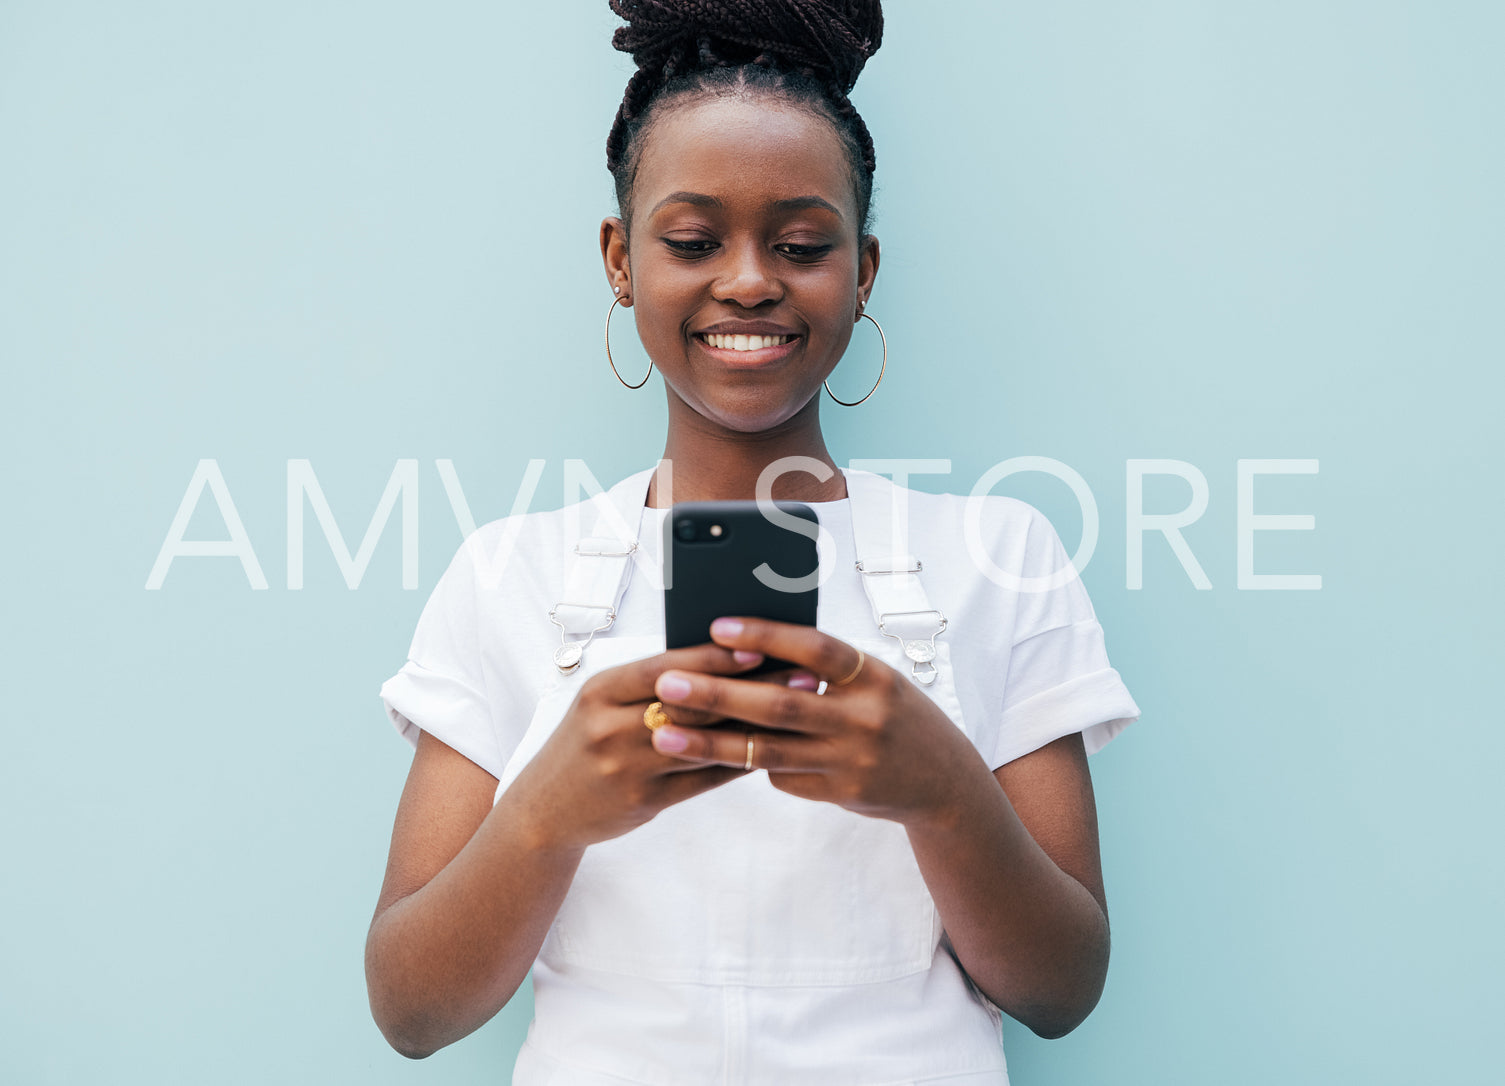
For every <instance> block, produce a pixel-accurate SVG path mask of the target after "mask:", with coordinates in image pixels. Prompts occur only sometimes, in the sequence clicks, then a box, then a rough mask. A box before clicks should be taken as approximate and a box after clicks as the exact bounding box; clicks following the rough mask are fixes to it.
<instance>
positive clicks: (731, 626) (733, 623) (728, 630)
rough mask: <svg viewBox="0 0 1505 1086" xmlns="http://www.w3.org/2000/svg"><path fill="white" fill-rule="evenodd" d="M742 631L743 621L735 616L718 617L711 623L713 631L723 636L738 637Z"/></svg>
mask: <svg viewBox="0 0 1505 1086" xmlns="http://www.w3.org/2000/svg"><path fill="white" fill-rule="evenodd" d="M741 632H742V622H741V620H740V619H735V618H718V619H717V620H716V621H715V622H713V623H711V633H712V634H720V635H721V636H722V637H736V636H737V635H738V634H739V633H741Z"/></svg>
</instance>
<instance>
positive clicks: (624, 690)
mask: <svg viewBox="0 0 1505 1086" xmlns="http://www.w3.org/2000/svg"><path fill="white" fill-rule="evenodd" d="M762 662H763V656H762V654H761V653H758V652H756V651H748V650H733V649H730V648H723V647H721V646H720V645H711V644H706V645H694V646H692V647H690V648H687V649H670V650H669V651H668V652H661V653H659V654H657V655H656V656H648V657H645V658H643V659H641V660H634V661H633V662H632V663H630V664H623V665H622V666H621V667H615V668H611V669H609V671H603V672H602V673H601V675H600V678H601V679H602V680H604V681H605V682H606V683H607V684H608V687H607V689H608V692H609V696H610V697H611V699H612V700H613V701H615V702H617V703H618V704H619V705H628V704H631V703H632V702H635V701H650V700H652V698H653V684H654V682H655V680H657V679H658V677H659V676H660V675H662V674H663V673H664V672H665V671H668V670H669V669H670V668H682V669H684V670H686V671H698V672H702V673H704V674H707V675H737V674H740V673H742V672H744V671H751V670H752V669H753V668H755V667H757V666H758V665H759V664H761V663H762Z"/></svg>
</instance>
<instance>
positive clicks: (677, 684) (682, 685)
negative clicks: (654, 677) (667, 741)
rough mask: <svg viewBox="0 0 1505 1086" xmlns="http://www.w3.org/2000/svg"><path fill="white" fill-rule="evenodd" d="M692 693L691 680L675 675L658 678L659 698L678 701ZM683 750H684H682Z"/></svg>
mask: <svg viewBox="0 0 1505 1086" xmlns="http://www.w3.org/2000/svg"><path fill="white" fill-rule="evenodd" d="M689 692H690V680H689V679H686V678H682V677H681V676H679V675H675V674H672V673H670V674H665V675H660V676H659V677H658V696H659V697H661V698H665V699H667V700H669V701H677V700H679V699H680V698H682V697H684V696H686V695H687V694H689ZM681 749H683V748H681Z"/></svg>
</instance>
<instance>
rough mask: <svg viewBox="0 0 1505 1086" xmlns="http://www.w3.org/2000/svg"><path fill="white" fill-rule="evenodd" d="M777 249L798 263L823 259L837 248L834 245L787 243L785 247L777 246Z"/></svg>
mask: <svg viewBox="0 0 1505 1086" xmlns="http://www.w3.org/2000/svg"><path fill="white" fill-rule="evenodd" d="M777 248H778V251H779V252H781V253H783V254H784V255H785V256H787V257H788V258H789V259H790V260H798V261H801V262H804V261H812V260H819V259H820V258H821V257H823V256H825V255H826V254H827V253H829V252H830V251H831V250H832V249H833V248H835V246H832V245H795V244H793V243H785V244H783V245H779V246H777Z"/></svg>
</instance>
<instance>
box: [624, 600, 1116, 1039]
mask: <svg viewBox="0 0 1505 1086" xmlns="http://www.w3.org/2000/svg"><path fill="white" fill-rule="evenodd" d="M712 634H713V636H715V638H716V640H717V642H718V643H720V644H723V645H726V646H728V647H731V648H740V649H748V650H756V651H760V652H765V653H767V654H769V655H771V656H777V657H779V658H782V659H785V660H791V661H794V662H796V663H798V664H800V665H803V666H804V667H806V668H808V669H809V670H810V672H811V673H812V675H805V676H803V678H805V679H806V680H809V681H808V682H806V683H799V682H798V679H799V678H800V676H798V675H796V676H795V677H794V678H792V679H791V687H790V688H779V687H772V686H768V685H763V686H759V685H757V684H753V683H747V682H741V681H738V680H736V679H728V678H724V677H717V676H709V675H692V674H687V673H685V672H680V671H675V672H672V673H666V674H664V675H663V676H662V677H661V678H660V679H659V682H658V686H657V691H658V693H659V695H660V697H662V698H663V700H664V702H665V703H666V704H672V705H674V706H675V707H676V714H675V715H676V716H678V714H679V707H681V706H683V707H686V708H693V709H698V710H702V711H709V712H715V713H717V714H720V715H724V716H726V717H730V718H733V719H737V720H745V721H749V722H751V723H754V724H757V725H760V726H761V727H760V728H759V729H757V730H756V731H755V740H756V744H755V746H756V758H755V762H754V764H755V765H756V766H758V767H760V768H764V769H767V770H768V771H769V780H770V781H771V782H772V783H773V784H774V786H775V787H777V788H780V789H782V790H783V791H786V792H789V793H791V794H793V795H798V796H802V797H804V798H807V799H812V800H820V801H825V802H830V803H836V804H838V805H840V806H843V807H846V808H847V809H849V810H852V811H856V812H857V813H859V814H864V815H869V816H872V817H878V818H888V819H891V820H893V821H896V822H899V823H900V824H902V825H903V826H904V827H905V828H906V831H907V832H908V834H909V839H910V842H911V846H912V847H913V849H914V852H915V857H916V859H917V861H918V862H919V866H920V871H921V874H922V875H923V876H924V878H925V882H926V884H927V886H928V887H929V889H930V892H931V896H932V897H933V898H934V899H935V902H936V907H937V908H938V910H939V911H940V915H941V919H942V921H943V923H944V924H945V927H946V930H947V932H948V934H949V935H950V937H951V942H952V945H953V947H954V948H955V950H956V953H957V957H958V959H959V960H960V961H961V964H962V966H963V967H964V968H965V969H966V971H967V973H968V974H969V975H970V976H971V977H972V979H973V981H974V982H975V983H976V984H977V986H978V987H979V988H980V989H981V990H982V991H983V993H984V994H985V995H987V996H988V998H989V999H991V1000H992V1001H993V1002H994V1003H995V1004H996V1005H998V1006H999V1007H1000V1008H1002V1009H1003V1010H1004V1011H1006V1012H1007V1013H1009V1014H1010V1015H1012V1016H1013V1017H1015V1018H1017V1019H1019V1020H1020V1021H1021V1022H1023V1023H1024V1024H1025V1025H1027V1026H1029V1027H1030V1028H1031V1029H1033V1030H1034V1031H1035V1032H1036V1033H1039V1034H1041V1035H1042V1036H1047V1037H1057V1036H1061V1035H1062V1034H1065V1033H1067V1032H1069V1031H1070V1030H1072V1029H1073V1028H1075V1027H1076V1026H1077V1025H1078V1024H1079V1023H1080V1022H1081V1021H1082V1019H1084V1018H1085V1017H1086V1016H1087V1013H1088V1012H1089V1011H1091V1009H1092V1008H1093V1006H1095V1005H1096V1003H1097V1000H1098V996H1099V995H1100V994H1101V992H1102V986H1103V981H1104V979H1105V977H1106V972H1107V964H1108V923H1107V913H1106V909H1105V906H1104V904H1103V892H1102V876H1101V872H1100V870H1099V861H1098V849H1097V819H1096V813H1095V809H1094V806H1093V801H1092V785H1091V779H1090V777H1089V776H1088V774H1087V767H1086V755H1085V753H1084V752H1083V748H1082V744H1081V738H1080V737H1079V736H1068V737H1067V738H1064V739H1060V740H1057V741H1056V742H1054V743H1050V744H1048V745H1047V746H1045V747H1043V748H1041V749H1040V750H1038V751H1035V752H1034V753H1032V754H1028V755H1025V756H1024V757H1022V758H1019V759H1016V760H1015V761H1013V762H1010V763H1009V764H1008V765H1005V766H1003V767H1001V768H1000V769H999V770H998V771H997V774H996V776H995V775H994V774H992V773H989V772H988V768H987V765H986V763H985V762H984V761H983V760H982V758H981V756H980V755H979V754H978V752H977V750H976V748H974V747H973V746H972V743H971V741H970V740H969V739H968V738H967V737H966V736H965V735H964V734H963V733H962V732H961V731H960V730H959V729H958V728H957V727H956V726H955V725H954V724H952V723H951V721H950V719H949V718H947V717H946V715H945V714H944V713H943V712H942V711H941V710H940V708H939V707H937V706H936V704H935V703H934V702H933V701H931V700H930V698H929V697H928V696H926V695H925V694H924V693H923V692H921V691H920V690H918V689H917V688H916V687H915V686H914V684H913V683H912V682H910V681H909V680H908V679H906V678H905V677H903V676H902V675H900V674H899V673H898V672H896V671H894V670H893V669H892V668H889V667H887V666H885V665H884V664H882V663H880V662H878V661H876V660H872V659H867V660H866V661H865V662H863V663H862V664H860V665H859V663H858V659H857V650H855V649H853V648H852V647H851V646H849V645H846V644H844V643H842V642H841V641H838V640H836V639H835V638H832V637H829V636H827V635H826V634H823V633H820V632H819V631H816V630H813V629H809V628H807V627H799V626H790V625H786V624H783V623H774V622H763V621H756V620H751V619H743V620H737V621H735V622H727V621H726V620H721V621H718V623H717V624H716V625H715V626H713V627H712ZM854 674H855V675H856V676H857V677H856V678H855V679H854V680H853V681H852V682H851V683H850V685H835V686H832V687H831V688H829V689H828V690H827V692H826V693H825V694H816V693H813V692H812V691H811V689H810V688H811V687H813V686H814V685H815V682H814V679H813V677H812V676H819V677H824V678H825V679H826V680H827V681H828V682H832V683H835V682H836V681H837V680H839V679H842V678H843V677H846V676H851V675H854ZM799 687H803V688H799ZM653 739H654V742H655V744H657V745H659V748H660V749H661V750H670V749H672V748H673V747H678V746H679V744H680V743H681V742H682V743H683V747H682V748H680V750H679V751H678V752H677V754H678V756H679V757H681V758H685V759H689V760H694V761H697V762H700V763H702V764H704V763H707V762H710V763H719V764H722V765H742V764H743V762H744V760H745V758H746V756H747V742H746V737H745V736H743V735H739V734H736V733H732V734H724V733H722V734H718V733H712V732H705V731H701V730H699V729H695V728H672V729H671V728H663V729H660V730H659V732H658V733H657V734H656V735H655V736H654V737H653Z"/></svg>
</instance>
